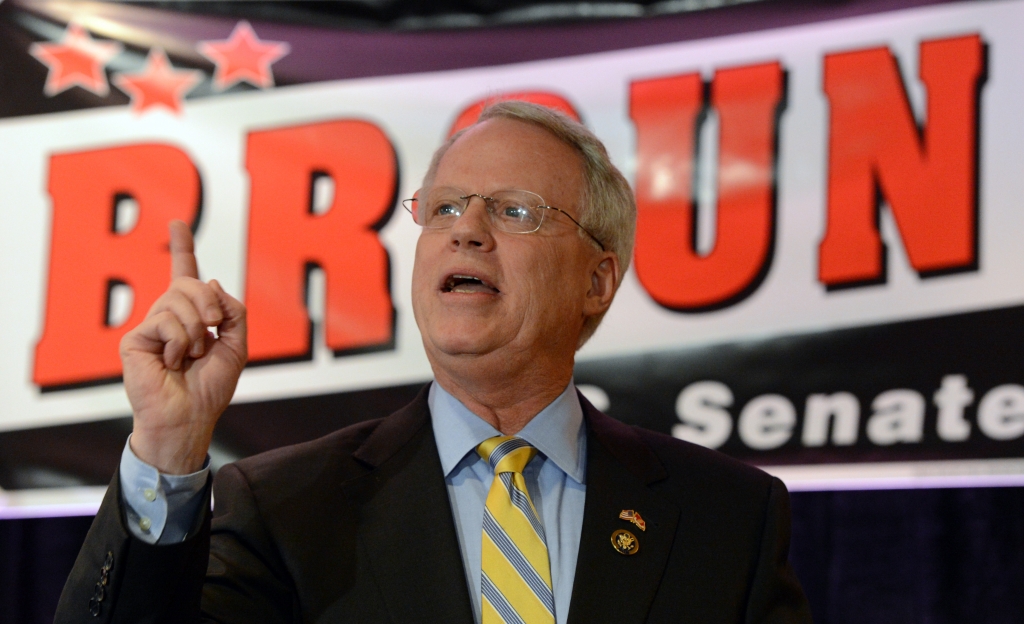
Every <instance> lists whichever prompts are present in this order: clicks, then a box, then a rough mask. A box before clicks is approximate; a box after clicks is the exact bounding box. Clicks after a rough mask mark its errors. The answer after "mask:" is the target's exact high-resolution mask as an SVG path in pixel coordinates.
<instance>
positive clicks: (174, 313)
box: [121, 221, 247, 474]
mask: <svg viewBox="0 0 1024 624" xmlns="http://www.w3.org/2000/svg"><path fill="white" fill-rule="evenodd" d="M170 229H171V285H170V287H169V288H168V289H167V292H165V293H164V294H163V295H162V296H161V297H160V298H159V299H157V301H156V303H154V304H153V307H152V308H150V310H149V313H148V314H147V315H146V319H145V320H144V321H142V323H140V324H139V326H138V327H136V328H135V329H133V330H131V331H130V332H128V333H127V334H126V335H125V337H124V338H123V339H122V340H121V362H122V364H123V365H124V386H125V391H126V392H127V393H128V400H129V401H130V402H131V405H132V414H133V417H134V427H133V431H132V438H131V447H132V451H133V452H134V453H135V454H136V456H138V458H139V459H141V460H142V461H144V462H146V463H148V464H150V465H152V466H155V467H156V468H157V469H158V470H159V471H161V472H163V473H167V474H187V473H191V472H195V471H196V470H199V469H200V468H201V467H202V465H203V462H204V460H205V458H206V453H207V451H208V450H209V448H210V441H211V440H212V439H213V428H214V426H215V425H216V424H217V419H218V418H220V415H221V414H222V413H223V412H224V410H225V408H227V406H228V403H229V402H230V401H231V397H232V395H234V393H235V386H236V385H237V384H238V377H239V376H240V375H241V374H242V369H243V368H244V367H245V361H246V357H247V348H246V324H245V306H244V305H242V303H241V302H239V301H238V300H237V299H235V298H234V297H232V296H231V295H229V294H227V293H226V292H224V289H223V288H221V286H220V284H219V283H217V281H216V280H210V282H209V283H204V282H201V281H199V270H198V267H197V265H196V257H195V253H194V246H193V241H192V232H191V231H190V230H189V228H188V226H187V225H185V223H184V222H182V221H172V222H171V224H170ZM209 327H216V328H217V336H214V335H213V333H212V332H210V331H209V329H207V328H209Z"/></svg>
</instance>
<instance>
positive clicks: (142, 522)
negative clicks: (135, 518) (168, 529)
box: [139, 516, 153, 531]
mask: <svg viewBox="0 0 1024 624" xmlns="http://www.w3.org/2000/svg"><path fill="white" fill-rule="evenodd" d="M151 526H153V521H152V520H150V519H149V518H147V517H145V516H143V517H141V518H139V528H140V529H142V530H143V531H148V530H149V527H151Z"/></svg>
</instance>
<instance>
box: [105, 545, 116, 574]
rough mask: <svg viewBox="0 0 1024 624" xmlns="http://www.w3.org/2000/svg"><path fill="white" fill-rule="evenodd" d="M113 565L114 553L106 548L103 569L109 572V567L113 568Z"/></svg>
mask: <svg viewBox="0 0 1024 624" xmlns="http://www.w3.org/2000/svg"><path fill="white" fill-rule="evenodd" d="M113 567H114V553H113V552H112V551H109V550H108V551H107V556H106V558H105V559H104V560H103V569H104V570H106V571H107V572H109V571H110V569H111V568H113Z"/></svg>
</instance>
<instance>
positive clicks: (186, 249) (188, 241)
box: [168, 220, 199, 280]
mask: <svg viewBox="0 0 1024 624" xmlns="http://www.w3.org/2000/svg"><path fill="white" fill-rule="evenodd" d="M168 227H170V230H171V279H172V280H173V279H175V278H178V277H194V278H196V279H199V266H198V265H197V264H196V256H195V244H194V243H193V241H192V230H190V229H189V227H188V225H186V224H185V222H184V221H178V220H174V221H171V223H170V225H169V226H168Z"/></svg>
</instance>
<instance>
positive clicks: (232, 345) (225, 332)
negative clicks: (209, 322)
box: [210, 279, 249, 366]
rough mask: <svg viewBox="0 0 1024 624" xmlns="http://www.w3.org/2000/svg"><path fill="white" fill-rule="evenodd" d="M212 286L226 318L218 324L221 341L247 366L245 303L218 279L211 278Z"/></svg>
mask: <svg viewBox="0 0 1024 624" xmlns="http://www.w3.org/2000/svg"><path fill="white" fill-rule="evenodd" d="M210 287H211V288H213V291H214V292H215V293H216V294H217V302H218V303H219V304H220V309H221V312H222V313H223V315H224V320H222V321H221V323H220V325H218V326H217V337H218V338H219V342H220V343H221V344H223V345H224V346H226V347H228V348H229V349H231V351H233V352H234V353H235V354H236V355H237V356H238V358H239V360H240V361H239V364H240V366H245V362H246V360H247V359H248V352H249V351H248V345H247V342H246V341H247V338H246V335H247V331H248V329H247V326H246V320H245V305H243V304H242V302H241V301H239V300H238V299H235V298H234V297H232V296H231V295H229V294H228V293H227V291H225V290H224V288H223V287H222V286H221V285H220V282H218V281H217V280H215V279H214V280H210Z"/></svg>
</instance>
